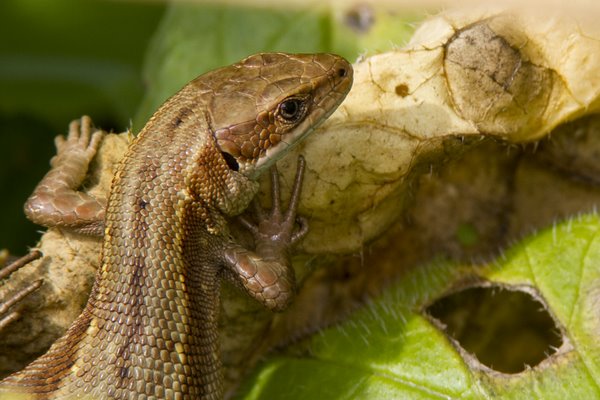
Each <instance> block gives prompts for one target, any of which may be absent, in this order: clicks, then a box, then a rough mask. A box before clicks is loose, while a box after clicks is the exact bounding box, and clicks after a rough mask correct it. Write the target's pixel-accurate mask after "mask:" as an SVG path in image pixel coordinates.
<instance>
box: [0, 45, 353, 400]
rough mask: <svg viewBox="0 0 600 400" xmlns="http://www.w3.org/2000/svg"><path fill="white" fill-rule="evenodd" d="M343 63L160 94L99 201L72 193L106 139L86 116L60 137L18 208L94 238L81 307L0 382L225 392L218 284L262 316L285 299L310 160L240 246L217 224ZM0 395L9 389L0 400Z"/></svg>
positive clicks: (317, 117)
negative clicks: (98, 252) (285, 200)
mask: <svg viewBox="0 0 600 400" xmlns="http://www.w3.org/2000/svg"><path fill="white" fill-rule="evenodd" d="M351 85H352V67H351V65H350V64H349V63H348V62H347V61H346V60H344V59H343V58H341V57H339V56H335V55H331V54H304V55H291V54H282V53H272V54H271V53H269V54H257V55H254V56H250V57H248V58H246V59H244V60H242V61H240V62H239V63H236V64H233V65H231V66H228V67H224V68H221V69H218V70H215V71H212V72H209V73H207V74H205V75H202V76H200V77H198V78H196V79H194V80H193V81H191V82H190V83H188V84H187V85H186V86H184V87H183V89H181V90H180V91H179V92H178V93H177V94H175V95H174V96H173V97H171V98H170V99H169V100H167V101H166V102H165V103H164V104H163V105H162V106H161V107H160V108H159V110H158V111H157V112H156V113H155V114H154V115H153V116H152V118H151V119H150V120H149V121H148V123H147V124H146V126H145V127H144V128H143V129H142V131H141V133H140V134H139V135H138V136H137V137H136V138H135V139H134V141H133V142H132V143H131V145H130V147H129V149H128V151H127V154H126V155H125V157H124V158H123V160H122V161H121V162H120V164H119V167H118V169H117V171H116V173H115V176H114V178H113V183H112V186H111V190H110V195H109V198H108V202H107V204H105V202H104V201H102V200H101V199H95V198H92V197H90V196H89V195H87V194H85V193H83V192H78V191H77V188H78V187H79V186H80V185H81V183H82V181H83V180H84V178H85V175H86V171H87V168H88V164H89V162H90V160H91V159H92V158H93V156H94V154H95V152H96V149H97V147H98V144H99V142H100V140H101V138H102V137H101V135H102V134H101V133H100V132H96V133H92V129H91V122H90V120H89V118H86V117H84V118H82V120H81V123H80V122H78V121H76V122H74V123H72V125H71V129H70V133H69V135H68V138H67V139H64V138H62V137H58V138H57V139H56V144H57V149H58V152H57V156H56V157H55V158H54V159H53V160H52V162H51V165H52V169H51V170H50V172H49V173H48V174H47V175H46V176H45V177H44V179H43V180H42V181H41V182H40V184H39V185H38V187H37V188H36V190H35V191H34V193H33V194H32V196H31V197H30V199H29V200H28V202H27V204H26V206H25V209H26V213H27V215H28V217H29V218H30V219H32V220H34V221H35V222H38V223H40V224H43V225H46V226H59V227H64V228H71V229H75V230H76V231H78V232H81V233H88V234H96V235H103V247H102V264H101V267H100V269H99V270H98V273H97V276H96V280H95V283H94V286H93V289H92V292H91V294H90V297H89V300H88V303H87V305H86V306H85V308H84V311H83V312H82V314H81V315H80V316H79V317H78V318H77V319H76V320H75V322H74V323H73V324H72V325H71V327H70V328H69V329H68V330H67V332H66V333H65V334H64V336H62V337H61V338H60V339H58V340H57V341H56V342H55V343H54V344H53V345H52V346H51V347H50V349H49V350H48V352H47V353H46V354H45V355H43V356H41V357H40V358H38V359H37V360H35V361H34V362H33V363H31V364H30V365H29V366H27V367H26V368H25V369H24V370H22V371H19V372H16V373H14V374H13V375H10V376H9V377H7V378H5V379H4V380H3V381H2V382H0V398H10V396H11V395H10V394H6V393H26V394H28V395H29V396H31V398H37V399H58V398H70V397H77V396H82V395H83V396H89V398H93V399H101V398H117V399H142V398H144V399H146V398H148V399H151V398H158V399H219V398H221V397H222V392H223V389H222V381H223V378H222V371H221V363H220V355H219V347H218V332H217V318H218V312H219V304H220V302H219V288H220V284H221V279H222V278H224V279H227V280H230V281H232V282H234V283H235V284H237V285H238V286H240V287H243V288H244V289H245V292H246V293H248V294H249V295H250V296H252V297H254V298H255V299H257V300H258V301H259V302H261V303H262V304H263V305H264V306H266V307H267V308H268V309H271V310H275V311H278V310H283V309H284V308H285V307H286V306H287V305H288V304H289V303H290V301H291V300H292V297H293V293H294V287H295V280H294V273H293V269H292V268H291V266H290V263H289V250H290V248H291V246H292V245H293V244H294V243H296V242H297V241H298V240H299V239H300V238H301V237H302V236H303V234H304V233H305V232H306V229H303V227H302V225H303V224H301V227H300V228H299V229H295V222H296V208H297V205H298V198H299V192H300V187H301V181H302V175H303V168H304V162H303V160H302V159H300V160H299V162H298V171H297V175H296V181H295V184H294V188H293V191H292V196H291V200H290V204H289V206H288V210H287V211H286V212H285V213H283V212H282V211H281V210H280V206H279V186H278V176H277V173H276V171H275V170H272V172H271V177H272V179H271V181H272V196H273V206H272V210H271V212H270V214H269V215H265V214H264V213H261V212H259V214H262V215H261V219H262V220H260V221H259V222H258V224H257V225H253V224H252V223H250V222H248V221H247V220H245V219H242V222H243V224H244V225H245V226H246V227H247V228H249V229H250V231H251V232H252V233H253V235H254V237H255V244H256V248H255V250H254V251H249V250H247V249H246V248H244V247H242V246H241V245H239V244H238V243H236V241H235V239H234V238H233V237H232V236H231V235H230V233H229V230H228V225H227V220H226V217H229V216H234V215H237V214H240V213H241V212H242V211H244V210H245V209H246V207H247V206H248V204H249V203H250V201H251V200H252V198H253V197H254V195H255V194H256V192H257V190H258V184H257V183H256V178H257V177H258V176H259V175H260V174H261V173H262V172H263V171H265V170H266V169H268V168H269V167H270V166H272V165H273V164H274V163H275V161H276V160H277V159H278V158H280V157H281V156H283V155H284V154H286V152H287V151H288V150H289V149H290V148H291V147H292V146H293V145H295V144H296V143H298V141H299V140H301V139H302V138H303V137H305V136H306V134H307V133H308V132H309V131H311V130H312V129H313V128H314V127H315V126H316V125H318V124H319V123H320V122H322V121H323V120H325V119H326V118H327V117H328V116H329V115H330V114H331V113H332V112H333V111H334V110H335V109H336V108H337V106H338V105H339V104H340V103H341V101H342V100H343V99H344V97H345V96H346V94H347V93H348V91H349V90H350V87H351ZM3 393H4V394H3Z"/></svg>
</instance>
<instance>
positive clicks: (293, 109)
mask: <svg viewBox="0 0 600 400" xmlns="http://www.w3.org/2000/svg"><path fill="white" fill-rule="evenodd" d="M304 114H306V102H305V101H304V99H301V98H297V97H292V98H288V99H285V100H284V101H282V102H281V103H279V107H278V109H277V115H278V116H279V117H280V118H281V119H283V120H284V122H287V123H294V122H297V121H299V120H300V119H301V118H302V117H304Z"/></svg>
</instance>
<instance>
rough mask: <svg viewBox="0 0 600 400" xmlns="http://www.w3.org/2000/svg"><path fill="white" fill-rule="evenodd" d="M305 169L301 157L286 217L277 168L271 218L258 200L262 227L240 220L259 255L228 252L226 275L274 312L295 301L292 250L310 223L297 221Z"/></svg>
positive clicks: (239, 249) (238, 248)
mask: <svg viewBox="0 0 600 400" xmlns="http://www.w3.org/2000/svg"><path fill="white" fill-rule="evenodd" d="M304 166H305V162H304V159H303V158H302V157H299V158H298V167H297V171H296V179H295V181H294V187H293V190H292V195H291V197H290V202H289V205H288V209H287V211H286V212H285V213H283V212H282V210H281V206H280V189H279V174H278V173H277V169H276V168H275V167H273V168H271V196H272V204H273V205H272V208H271V211H270V213H269V215H266V213H265V212H264V211H263V209H262V208H261V207H260V206H259V205H258V202H257V201H256V200H255V202H254V204H255V207H254V208H255V213H256V214H257V218H258V220H259V221H258V224H256V225H255V224H252V223H251V222H250V221H248V220H247V219H246V218H243V217H240V222H241V223H242V224H243V225H244V226H245V227H246V228H248V229H249V230H250V232H251V233H252V234H253V235H254V239H255V243H256V249H255V251H254V252H251V251H248V250H247V249H245V248H243V247H242V246H239V245H232V246H231V247H230V248H229V249H227V250H226V251H225V263H226V267H227V268H228V272H229V273H228V274H226V275H227V276H228V277H229V278H230V279H234V280H235V281H236V283H238V284H241V286H243V287H244V289H245V290H246V292H247V293H248V294H249V295H250V296H252V297H253V298H255V299H256V300H258V301H259V302H260V303H262V304H263V305H264V306H265V307H267V308H268V309H270V310H273V311H281V310H283V309H285V308H286V307H287V306H288V305H289V303H290V302H291V301H292V299H293V297H294V292H295V286H296V282H295V277H294V270H293V269H292V267H291V265H290V249H291V248H292V247H293V246H294V245H295V244H296V243H297V242H298V241H299V240H300V239H301V238H302V237H304V235H305V234H306V233H307V232H308V224H307V223H306V221H305V220H304V219H303V218H302V219H299V218H297V217H296V211H297V209H298V203H299V198H300V190H301V187H302V179H303V176H304ZM296 221H298V222H299V223H300V228H299V229H295V225H296Z"/></svg>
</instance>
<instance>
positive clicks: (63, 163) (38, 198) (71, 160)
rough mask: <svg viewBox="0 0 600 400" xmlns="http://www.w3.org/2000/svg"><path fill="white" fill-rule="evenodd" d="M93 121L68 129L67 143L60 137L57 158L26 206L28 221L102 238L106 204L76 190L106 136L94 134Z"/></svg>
mask: <svg viewBox="0 0 600 400" xmlns="http://www.w3.org/2000/svg"><path fill="white" fill-rule="evenodd" d="M92 129H93V128H92V121H91V119H90V118H89V117H87V116H83V117H82V118H81V121H79V120H75V121H73V122H71V124H70V125H69V134H68V136H67V138H66V139H65V138H64V137H63V136H62V135H61V136H57V137H56V139H55V140H54V141H55V144H56V149H57V154H56V156H54V157H53V158H52V160H51V161H50V165H51V169H50V171H49V172H48V173H47V174H46V176H44V178H43V179H42V180H41V182H40V183H39V184H38V185H37V187H36V188H35V190H34V191H33V194H32V195H31V196H30V197H29V199H27V202H26V203H25V214H26V215H27V217H28V218H29V219H30V220H31V221H33V222H35V223H37V224H39V225H43V226H47V227H51V226H59V227H66V228H69V229H72V230H74V231H76V232H79V233H84V234H89V235H94V236H101V235H102V234H103V231H104V213H105V209H106V202H105V201H103V200H101V199H96V198H94V197H92V196H90V195H88V194H86V193H83V192H80V191H78V190H77V189H78V188H79V187H80V186H81V184H82V182H83V180H84V179H85V176H86V174H87V171H88V166H89V163H90V161H91V160H92V158H94V156H95V155H96V151H97V150H98V146H99V144H100V141H101V140H102V137H103V135H104V133H103V132H102V131H96V132H93V133H92Z"/></svg>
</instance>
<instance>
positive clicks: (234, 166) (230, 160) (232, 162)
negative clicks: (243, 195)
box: [221, 151, 240, 172]
mask: <svg viewBox="0 0 600 400" xmlns="http://www.w3.org/2000/svg"><path fill="white" fill-rule="evenodd" d="M221 155H222V156H223V158H224V159H225V162H226V163H227V166H228V167H229V169H230V170H232V171H236V172H237V171H239V170H240V164H238V162H237V160H236V159H235V157H234V156H232V155H231V154H229V153H225V152H224V151H222V152H221Z"/></svg>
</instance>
